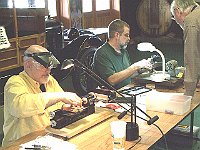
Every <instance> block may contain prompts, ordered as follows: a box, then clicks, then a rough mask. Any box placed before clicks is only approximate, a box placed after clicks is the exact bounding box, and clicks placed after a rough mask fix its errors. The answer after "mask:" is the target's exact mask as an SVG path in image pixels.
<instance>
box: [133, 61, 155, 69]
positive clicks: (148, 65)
mask: <svg viewBox="0 0 200 150" xmlns="http://www.w3.org/2000/svg"><path fill="white" fill-rule="evenodd" d="M133 66H135V67H138V68H147V69H152V64H151V62H150V60H147V59H142V60H140V61H138V62H136V63H134V64H133Z"/></svg>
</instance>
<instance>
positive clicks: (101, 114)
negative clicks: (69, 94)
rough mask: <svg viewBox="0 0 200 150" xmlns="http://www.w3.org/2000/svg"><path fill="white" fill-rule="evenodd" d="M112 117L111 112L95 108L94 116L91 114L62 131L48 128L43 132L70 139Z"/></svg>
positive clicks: (112, 113) (112, 112)
mask: <svg viewBox="0 0 200 150" xmlns="http://www.w3.org/2000/svg"><path fill="white" fill-rule="evenodd" d="M113 115H114V111H113V110H108V109H105V108H100V107H96V108H95V113H94V114H91V115H89V116H87V117H85V118H83V119H80V120H78V121H76V122H74V123H72V124H70V125H68V126H66V127H64V128H62V129H54V128H51V127H50V126H49V127H47V128H46V129H45V130H46V131H47V132H50V133H53V134H56V135H59V136H62V137H67V138H71V137H73V136H75V135H77V134H79V133H81V132H83V131H84V130H86V129H88V128H90V127H92V126H94V125H96V124H98V123H100V122H102V121H104V120H106V119H108V118H110V117H112V116H113Z"/></svg>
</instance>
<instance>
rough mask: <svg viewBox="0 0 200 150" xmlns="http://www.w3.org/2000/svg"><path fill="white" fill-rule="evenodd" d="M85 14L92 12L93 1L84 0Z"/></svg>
mask: <svg viewBox="0 0 200 150" xmlns="http://www.w3.org/2000/svg"><path fill="white" fill-rule="evenodd" d="M82 8H83V12H92V0H82Z"/></svg>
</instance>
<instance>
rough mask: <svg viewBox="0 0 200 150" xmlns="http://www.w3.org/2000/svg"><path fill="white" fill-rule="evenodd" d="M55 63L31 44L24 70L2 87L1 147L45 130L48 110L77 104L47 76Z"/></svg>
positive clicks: (77, 101)
mask: <svg viewBox="0 0 200 150" xmlns="http://www.w3.org/2000/svg"><path fill="white" fill-rule="evenodd" d="M58 63H59V62H58V60H57V59H56V58H55V57H54V56H53V55H52V54H51V53H50V52H49V51H48V50H47V49H45V48H44V47H42V46H39V45H32V46H30V47H29V48H28V49H27V50H26V51H25V53H24V71H22V72H21V73H20V74H19V75H15V76H12V77H11V78H9V79H8V81H7V83H6V85H5V87H4V125H3V131H4V139H3V143H2V144H3V146H7V145H8V144H11V143H12V142H14V141H15V140H17V139H19V138H20V137H22V136H25V135H27V134H29V133H31V132H34V131H38V130H43V129H45V128H46V127H47V126H49V125H50V118H49V112H50V111H54V110H57V109H61V107H64V108H67V107H69V108H70V105H71V104H72V105H76V106H77V105H81V101H82V100H81V98H80V97H79V96H77V95H76V94H75V93H71V92H64V91H63V89H62V88H61V87H60V86H59V84H58V82H57V81H56V80H55V79H54V78H53V77H52V76H51V75H50V71H51V68H52V67H56V65H57V64H58ZM41 85H42V86H43V88H40V87H41Z"/></svg>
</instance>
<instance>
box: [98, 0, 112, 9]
mask: <svg viewBox="0 0 200 150" xmlns="http://www.w3.org/2000/svg"><path fill="white" fill-rule="evenodd" d="M107 9H110V1H109V0H96V11H101V10H107Z"/></svg>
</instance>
